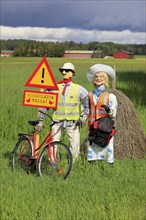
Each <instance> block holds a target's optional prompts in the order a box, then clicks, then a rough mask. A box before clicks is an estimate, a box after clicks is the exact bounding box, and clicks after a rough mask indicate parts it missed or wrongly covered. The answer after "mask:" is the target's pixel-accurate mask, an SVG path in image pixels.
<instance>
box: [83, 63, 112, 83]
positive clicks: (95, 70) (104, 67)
mask: <svg viewBox="0 0 146 220" xmlns="http://www.w3.org/2000/svg"><path fill="white" fill-rule="evenodd" d="M98 72H105V73H106V74H107V75H108V77H109V78H110V80H113V79H114V78H115V75H116V74H115V71H114V69H113V68H112V67H110V66H108V65H105V64H95V65H93V66H91V67H90V68H89V70H88V72H87V79H88V81H89V82H91V83H92V82H93V79H94V76H95V74H96V73H98Z"/></svg>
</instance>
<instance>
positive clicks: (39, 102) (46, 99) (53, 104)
mask: <svg viewBox="0 0 146 220" xmlns="http://www.w3.org/2000/svg"><path fill="white" fill-rule="evenodd" d="M25 86H28V87H35V88H40V91H29V90H24V95H23V105H24V106H34V107H38V108H52V109H55V108H57V104H58V93H54V92H44V91H45V89H46V88H47V89H49V90H58V86H57V83H56V81H55V78H54V76H53V73H52V71H51V68H50V66H49V64H48V62H47V59H46V57H43V58H42V60H41V62H40V63H39V65H38V66H37V68H36V69H35V70H34V72H33V73H32V75H31V76H30V78H29V79H28V81H27V82H26V83H25ZM39 114H40V113H39V112H38V116H39ZM39 139H40V134H36V143H35V146H34V147H35V149H36V148H38V146H39ZM36 153H37V152H36Z"/></svg>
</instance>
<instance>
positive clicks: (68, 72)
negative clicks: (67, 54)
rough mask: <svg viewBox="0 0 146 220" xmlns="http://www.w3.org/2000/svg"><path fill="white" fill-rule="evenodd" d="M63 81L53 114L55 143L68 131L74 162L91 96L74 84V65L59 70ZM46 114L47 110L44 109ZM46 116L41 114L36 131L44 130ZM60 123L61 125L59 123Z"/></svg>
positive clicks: (65, 64) (77, 153) (59, 84)
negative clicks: (80, 107)
mask: <svg viewBox="0 0 146 220" xmlns="http://www.w3.org/2000/svg"><path fill="white" fill-rule="evenodd" d="M59 71H60V73H61V74H62V77H63V80H61V81H60V82H59V83H58V88H59V90H58V91H55V92H58V93H59V96H58V107H57V109H56V110H54V112H53V120H55V121H56V122H57V123H56V124H55V125H53V127H52V130H53V141H54V140H60V137H61V131H62V130H63V129H66V132H67V135H68V138H69V140H70V148H71V152H72V155H73V161H75V160H76V159H77V158H78V155H79V152H80V125H81V124H83V123H84V122H85V121H86V119H87V117H88V115H89V96H88V94H89V93H88V91H87V90H86V89H85V88H84V87H82V86H80V85H78V84H75V83H73V82H72V77H73V76H75V75H76V72H75V67H74V65H73V64H72V63H69V62H67V63H64V65H63V66H62V67H60V68H59ZM81 101H82V104H83V109H82V112H80V111H79V105H80V102H81ZM42 110H43V111H44V112H45V113H46V112H47V109H42ZM43 118H44V115H43V114H40V116H39V124H38V125H37V126H36V130H38V131H41V130H42V129H43ZM58 122H59V123H58Z"/></svg>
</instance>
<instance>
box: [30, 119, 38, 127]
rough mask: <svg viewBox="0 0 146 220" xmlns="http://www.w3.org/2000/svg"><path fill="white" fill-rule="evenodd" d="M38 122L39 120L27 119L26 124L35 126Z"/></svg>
mask: <svg viewBox="0 0 146 220" xmlns="http://www.w3.org/2000/svg"><path fill="white" fill-rule="evenodd" d="M38 123H39V120H35V121H32V120H30V121H28V124H30V125H32V126H36V125H37V124H38Z"/></svg>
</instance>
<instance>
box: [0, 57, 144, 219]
mask: <svg viewBox="0 0 146 220" xmlns="http://www.w3.org/2000/svg"><path fill="white" fill-rule="evenodd" d="M40 60H41V59H40V58H10V59H8V58H6V59H2V60H1V179H0V182H1V199H0V219H2V220H7V219H11V220H14V219H15V220H17V219H18V220H24V219H25V220H27V219H32V220H83V219H91V220H93V219H97V220H98V219H99V220H101V219H102V220H113V219H115V220H144V219H146V216H145V196H146V195H145V194H146V191H145V161H142V160H136V159H135V160H116V163H115V166H114V167H110V166H108V164H107V163H106V162H104V161H102V162H95V163H93V164H89V163H88V162H87V161H86V158H85V157H84V156H83V155H81V156H80V157H79V161H78V162H76V163H75V164H74V166H73V169H72V171H71V174H70V176H69V178H68V179H67V180H66V181H54V180H53V179H52V178H51V177H48V178H45V179H42V178H39V177H38V176H37V175H35V174H33V175H28V174H26V173H24V172H23V171H21V172H18V171H16V172H14V173H13V172H12V170H11V166H10V165H11V151H12V149H13V146H14V145H15V143H16V141H17V134H18V133H19V132H24V133H25V132H27V131H28V130H29V126H28V124H27V121H28V120H29V119H37V113H38V110H37V108H33V107H24V106H22V98H23V91H24V90H25V89H30V90H31V89H32V88H26V87H25V86H24V84H25V83H26V81H27V80H28V78H29V77H30V75H31V74H32V72H33V71H34V69H35V68H36V67H37V65H38V63H39V62H40ZM66 61H68V60H66V59H54V58H51V59H50V58H49V59H48V62H49V65H50V67H51V69H52V71H53V74H54V76H55V78H56V81H59V80H60V79H61V74H60V73H59V72H58V67H60V66H62V65H63V63H64V62H66ZM70 61H71V62H73V63H74V64H75V66H76V72H77V75H76V76H75V77H74V78H73V80H74V82H76V83H79V84H81V85H83V86H85V87H86V88H87V89H88V90H89V91H91V90H92V89H93V87H92V85H91V84H89V83H88V82H87V79H86V72H87V69H88V68H89V67H90V66H91V65H93V64H95V63H105V64H109V65H111V66H113V67H114V66H116V70H117V89H120V90H122V91H123V92H124V93H125V94H126V95H127V96H128V97H129V98H130V99H131V100H132V102H133V104H134V106H135V108H136V111H137V114H138V117H139V119H140V121H141V124H142V126H143V129H144V131H146V127H145V123H144V122H145V97H144V92H145V89H144V85H145V82H144V81H145V74H146V73H145V60H143V59H142V60H141V59H140V60H137V59H135V60H99V59H87V60H82V59H72V60H70ZM35 90H36V89H35ZM47 123H48V118H47V117H46V118H45V129H44V131H43V134H42V138H43V136H44V135H45V134H46V133H47ZM86 135H87V130H86V128H83V129H82V130H81V143H82V141H83V139H84V138H85V137H86ZM63 141H65V142H66V143H67V144H69V142H68V139H67V136H66V134H64V135H63ZM125 147H126V146H125Z"/></svg>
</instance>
